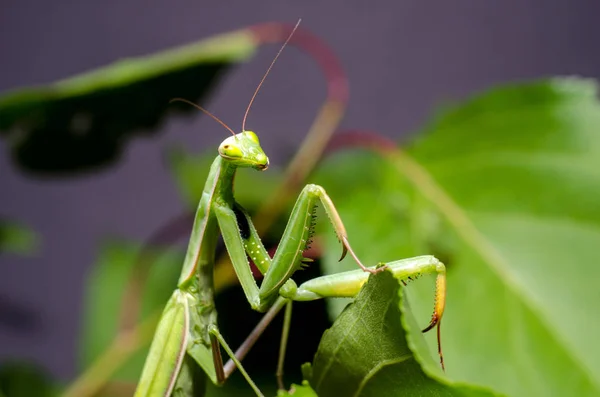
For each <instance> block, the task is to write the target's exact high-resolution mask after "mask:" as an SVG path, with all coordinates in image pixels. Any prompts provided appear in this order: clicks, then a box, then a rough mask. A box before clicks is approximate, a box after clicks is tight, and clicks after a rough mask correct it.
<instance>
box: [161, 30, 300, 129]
mask: <svg viewBox="0 0 600 397" xmlns="http://www.w3.org/2000/svg"><path fill="white" fill-rule="evenodd" d="M300 21H302V19H298V22H296V26H294V29H292V32H291V33H290V35H289V36H288V38H287V39H286V40H285V43H283V45H282V46H281V48H280V49H279V51H278V52H277V55H275V58H274V59H273V62H271V65H270V66H269V68H268V69H267V72H266V73H265V75H264V76H263V77H262V79H261V80H260V83H258V87H256V90H255V91H254V94H253V95H252V98H251V99H250V103H248V107H247V108H246V113H244V119H243V120H242V131H246V118H247V117H248V113H249V112H250V108H251V107H252V103H254V99H255V98H256V95H258V92H259V91H260V87H262V85H263V83H264V82H265V79H266V78H267V76H268V75H269V72H270V71H271V69H272V68H273V65H275V61H277V58H279V55H281V52H282V51H283V49H284V48H285V46H286V45H287V43H288V42H289V41H290V39H291V38H292V36H293V35H294V32H295V31H296V29H298V25H300ZM173 102H184V103H187V104H188V105H192V106H193V107H195V108H196V109H198V110H200V111H202V112H203V113H204V114H206V115H207V116H210V117H211V118H212V119H213V120H215V121H216V122H217V123H219V124H221V125H222V126H223V127H225V128H226V129H227V130H228V131H229V132H231V135H233V136H235V132H234V131H233V130H232V129H231V127H229V126H228V125H227V124H225V122H223V121H221V119H220V118H218V117H217V116H215V115H214V114H212V113H211V112H209V111H208V110H206V109H204V108H203V107H202V106H200V105H197V104H195V103H194V102H192V101H188V100H187V99H184V98H173V99H171V100H170V101H169V103H173Z"/></svg>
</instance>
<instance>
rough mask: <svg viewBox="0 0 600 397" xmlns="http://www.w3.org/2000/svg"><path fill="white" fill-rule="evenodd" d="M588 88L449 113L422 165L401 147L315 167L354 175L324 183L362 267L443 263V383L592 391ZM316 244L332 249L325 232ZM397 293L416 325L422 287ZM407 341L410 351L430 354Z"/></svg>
mask: <svg viewBox="0 0 600 397" xmlns="http://www.w3.org/2000/svg"><path fill="white" fill-rule="evenodd" d="M596 95H597V91H596V85H595V83H594V82H592V81H588V80H579V79H572V78H569V79H558V78H557V79H552V80H547V81H540V82H536V83H532V84H523V85H514V86H509V87H505V88H499V89H495V90H492V91H490V92H488V93H486V94H484V95H480V96H478V97H476V98H474V99H472V100H470V101H468V102H467V103H466V104H464V105H461V106H457V107H456V108H454V109H448V110H447V111H446V112H444V113H442V114H441V115H439V116H438V117H437V119H436V120H435V121H434V122H433V123H431V124H430V125H429V126H428V127H427V128H426V129H425V130H424V132H423V133H422V134H421V135H419V138H418V140H417V141H416V142H415V143H414V144H413V145H411V146H410V148H409V153H410V155H411V156H412V157H413V158H414V161H415V162H416V165H417V167H416V169H417V171H419V170H420V171H423V172H417V171H415V167H413V165H414V163H413V162H408V161H406V156H400V155H397V156H393V155H390V156H387V159H383V158H382V159H380V160H378V164H372V163H373V162H374V161H375V160H374V157H373V155H365V154H360V153H357V152H355V153H352V154H349V153H346V154H344V155H341V156H336V158H332V159H329V160H328V161H326V162H325V164H324V165H323V168H322V170H321V174H320V175H319V176H318V178H317V180H318V181H320V180H319V179H326V180H330V181H336V180H337V181H344V178H346V179H347V178H348V175H351V176H352V179H353V182H352V184H344V183H343V184H333V183H332V184H329V185H326V186H327V188H328V190H329V191H330V192H331V193H332V196H333V199H334V201H335V202H336V204H337V205H338V208H339V209H340V212H341V215H342V218H343V219H344V221H345V222H346V226H347V228H348V230H349V235H350V239H351V241H352V242H353V244H354V246H355V248H356V251H357V253H358V255H359V256H361V258H363V259H364V261H365V262H367V263H369V264H374V263H376V262H377V261H382V260H392V259H395V258H398V257H407V256H413V255H417V254H434V255H437V256H438V257H440V259H442V261H444V262H446V264H447V266H448V301H447V306H446V307H447V311H446V315H445V317H444V321H443V327H442V330H443V331H442V339H443V347H444V353H445V356H446V368H447V375H448V377H449V378H451V379H453V380H457V381H461V382H465V383H470V384H478V385H483V386H487V387H490V388H491V389H493V390H496V391H498V392H501V393H505V394H507V395H511V396H532V395H536V396H541V395H543V396H553V395H554V396H565V395H577V396H594V395H598V394H599V393H600V344H599V343H597V341H596V337H597V335H598V334H599V333H600V319H599V318H598V316H596V311H597V309H596V302H599V301H600V290H599V289H598V288H597V286H596V280H598V278H599V277H600V267H599V266H597V265H596V260H595V259H596V258H597V256H598V255H597V253H596V250H595V248H596V247H597V246H599V245H600V207H599V206H598V205H597V203H598V202H600V178H599V176H600V175H599V171H598V170H600V153H599V151H600V134H598V131H599V130H600V104H599V102H598V100H597V97H596ZM409 159H410V157H409ZM363 161H364V162H363ZM357 163H360V164H364V165H365V167H364V168H363V167H357V166H356V164H357ZM359 168H362V169H359ZM391 180H394V182H393V183H389V181H391ZM407 180H409V181H411V182H410V184H409V183H408V182H407ZM432 185H433V188H432V187H431V186H432ZM365 187H368V189H366V188H365ZM355 192H358V193H357V194H355ZM349 196H350V197H351V199H350V200H344V198H347V197H349ZM448 199H450V203H451V204H452V205H449V204H448ZM373 203H380V204H378V205H376V206H374V205H373ZM373 207H376V208H375V209H374V208H373ZM374 211H377V212H378V215H377V216H375V215H374ZM457 219H458V221H457ZM365 225H369V227H365ZM327 247H328V248H327V251H328V252H329V251H334V250H337V249H339V247H338V245H337V242H336V241H335V239H328V244H327ZM326 259H327V261H326V263H327V265H328V267H329V268H330V269H336V270H337V269H338V267H337V265H336V264H335V263H334V260H332V259H333V258H332V257H331V256H329V255H328V256H327V258H326ZM407 290H408V291H409V292H410V298H413V299H412V300H411V306H412V307H413V308H414V309H415V313H416V314H417V316H418V318H419V322H420V323H421V324H425V323H426V321H425V319H426V318H428V314H429V312H430V310H431V306H432V299H433V292H432V289H431V284H427V283H423V282H422V281H421V280H419V281H418V282H416V283H414V284H410V285H409V288H407ZM410 329H411V332H410V334H409V335H410V336H409V338H410V339H411V340H412V339H414V338H417V335H419V331H418V327H410ZM430 342H432V341H431V340H430ZM411 346H412V345H411ZM430 346H431V343H430ZM414 347H415V349H417V350H418V353H419V354H418V355H417V358H419V357H423V356H425V355H430V353H428V352H427V351H423V350H424V349H418V347H417V346H414ZM431 351H435V350H433V348H431ZM419 361H420V362H421V364H422V365H425V368H426V369H427V370H428V371H430V370H431V368H432V366H431V365H430V364H428V362H429V361H431V360H428V359H423V358H421V359H420V360H419Z"/></svg>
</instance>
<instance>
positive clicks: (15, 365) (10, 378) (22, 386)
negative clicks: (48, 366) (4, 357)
mask: <svg viewBox="0 0 600 397" xmlns="http://www.w3.org/2000/svg"><path fill="white" fill-rule="evenodd" d="M55 394H56V387H55V385H54V384H53V383H52V381H51V380H50V376H49V375H48V374H47V373H46V372H44V371H43V370H42V369H40V368H38V367H36V366H33V365H31V364H28V363H23V362H16V361H9V362H6V363H3V364H2V366H0V397H4V396H6V397H30V396H36V397H51V396H54V395H55Z"/></svg>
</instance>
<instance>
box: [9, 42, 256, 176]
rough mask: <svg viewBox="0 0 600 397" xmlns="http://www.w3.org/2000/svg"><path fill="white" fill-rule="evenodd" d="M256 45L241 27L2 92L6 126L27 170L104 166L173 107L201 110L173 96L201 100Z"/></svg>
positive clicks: (16, 152)
mask: <svg viewBox="0 0 600 397" xmlns="http://www.w3.org/2000/svg"><path fill="white" fill-rule="evenodd" d="M255 48H256V41H255V40H254V37H253V35H252V33H251V32H250V31H248V30H239V31H235V32H232V33H228V34H222V35H218V36H215V37H212V38H209V39H205V40H202V41H199V42H196V43H192V44H188V45H185V46H182V47H179V48H174V49H171V50H167V51H163V52H159V53H156V54H153V55H149V56H144V57H137V58H129V59H123V60H120V61H118V62H116V63H114V64H111V65H108V66H106V67H103V68H100V69H97V70H93V71H91V72H87V73H84V74H81V75H77V76H75V77H71V78H68V79H66V80H62V81H58V82H55V83H52V84H49V85H46V86H41V87H30V88H24V89H20V90H15V91H12V92H9V93H6V94H4V96H2V97H0V131H1V132H2V135H4V137H5V139H7V140H8V141H9V143H10V147H11V149H12V154H13V156H14V158H15V159H16V161H17V162H18V163H19V164H20V165H21V166H22V167H24V168H25V169H27V170H29V171H34V172H45V173H64V172H68V171H72V170H74V169H87V168H91V167H97V166H100V165H104V164H107V163H110V162H112V161H114V160H115V159H116V158H117V157H118V156H119V155H120V153H121V151H122V149H123V146H124V145H125V144H126V143H127V142H128V141H129V139H130V138H131V137H133V136H134V135H138V134H148V133H149V132H148V130H149V129H151V128H154V127H155V126H156V125H157V124H158V123H159V122H160V121H161V120H162V119H163V118H164V116H165V114H166V113H167V112H170V111H180V112H183V111H187V112H191V111H196V110H195V109H193V108H192V107H191V106H189V105H187V104H182V103H174V104H172V105H170V104H169V101H170V100H171V99H172V98H175V97H183V98H185V99H188V100H190V101H199V100H201V99H202V98H204V96H205V95H206V94H208V92H209V91H210V89H211V88H212V87H213V85H214V84H215V81H216V79H217V78H218V76H219V75H220V74H221V73H223V72H224V71H225V70H226V68H227V67H229V66H230V65H231V64H233V63H237V62H240V61H243V60H246V59H247V58H249V57H250V56H251V55H252V53H253V52H254V50H255ZM144 130H145V131H144Z"/></svg>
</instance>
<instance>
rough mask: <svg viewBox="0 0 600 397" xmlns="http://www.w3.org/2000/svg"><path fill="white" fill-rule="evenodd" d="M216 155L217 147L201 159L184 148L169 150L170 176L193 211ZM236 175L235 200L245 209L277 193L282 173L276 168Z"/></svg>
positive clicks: (251, 170)
mask: <svg viewBox="0 0 600 397" xmlns="http://www.w3.org/2000/svg"><path fill="white" fill-rule="evenodd" d="M217 155H218V152H217V148H216V147H215V148H214V149H213V150H211V151H209V152H207V153H205V154H202V155H195V154H191V153H189V152H187V151H186V150H185V149H184V148H182V147H174V148H171V149H170V150H169V152H168V156H167V158H168V162H169V164H170V168H171V172H172V173H173V175H174V177H175V180H176V181H177V185H178V187H179V191H180V192H181V195H182V197H183V199H184V201H185V202H186V203H187V205H188V206H190V208H196V206H197V205H198V201H200V198H201V197H202V190H203V189H204V184H205V183H206V178H207V177H208V172H209V170H210V166H211V164H212V163H213V161H214V160H215V158H216V156H217ZM237 173H238V174H237V176H236V178H235V199H236V201H237V202H239V203H240V204H242V206H244V208H246V209H254V208H257V207H259V206H260V205H261V204H262V203H263V201H264V199H265V197H266V196H268V195H269V194H271V193H272V192H273V191H274V190H275V187H276V186H277V183H278V182H279V181H280V180H281V178H282V175H281V172H280V171H279V170H278V169H275V168H274V167H271V168H269V170H268V171H267V172H257V171H256V170H254V169H248V168H240V169H238V171H237Z"/></svg>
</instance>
